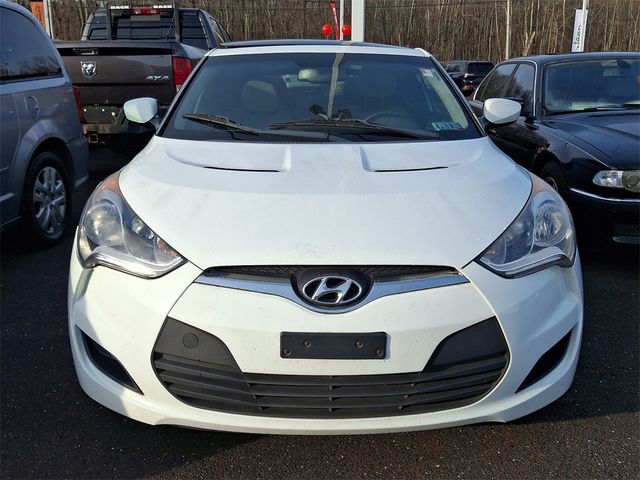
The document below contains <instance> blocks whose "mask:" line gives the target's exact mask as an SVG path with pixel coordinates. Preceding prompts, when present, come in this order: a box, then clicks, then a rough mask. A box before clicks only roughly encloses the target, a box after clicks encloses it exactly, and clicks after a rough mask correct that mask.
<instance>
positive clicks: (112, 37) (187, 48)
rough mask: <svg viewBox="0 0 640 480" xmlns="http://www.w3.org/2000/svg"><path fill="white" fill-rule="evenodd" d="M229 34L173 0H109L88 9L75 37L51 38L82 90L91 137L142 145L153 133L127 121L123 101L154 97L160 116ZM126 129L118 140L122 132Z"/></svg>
mask: <svg viewBox="0 0 640 480" xmlns="http://www.w3.org/2000/svg"><path fill="white" fill-rule="evenodd" d="M229 40H230V38H229V34H228V33H227V32H226V30H225V29H224V27H223V26H222V25H221V24H220V23H219V22H218V21H217V20H216V19H215V18H213V17H212V16H211V15H210V14H209V13H207V12H206V11H204V10H201V9H194V8H179V6H178V4H177V2H172V3H171V4H167V5H151V6H139V7H134V6H131V5H112V4H110V3H109V2H107V4H106V6H105V8H101V9H97V10H96V11H94V12H93V13H92V14H91V15H90V16H89V18H88V19H87V23H86V25H85V27H84V29H83V32H82V39H81V40H80V41H71V42H57V48H58V51H59V52H60V54H61V55H62V58H63V60H64V63H65V65H66V67H67V70H68V71H69V74H70V76H71V80H72V82H73V84H74V85H75V86H77V87H78V89H79V91H80V99H81V101H82V105H83V113H84V125H83V127H84V133H85V135H87V137H88V138H89V142H90V143H106V144H109V145H113V144H114V143H117V144H123V143H127V142H129V141H133V142H135V143H137V144H140V143H142V144H144V143H146V139H145V137H147V136H149V135H150V134H151V133H152V132H151V131H150V129H149V128H148V127H147V126H141V125H136V124H130V123H129V122H128V121H127V120H126V119H125V117H124V113H123V111H122V105H123V104H124V103H125V102H126V101H127V100H130V99H132V98H137V97H154V98H156V99H157V100H158V102H159V104H160V112H161V114H162V113H163V109H166V107H168V105H169V104H170V103H171V100H172V99H173V97H174V95H175V94H176V92H177V91H178V89H179V88H180V87H181V86H182V84H183V83H184V82H185V80H186V79H187V77H188V76H189V74H190V73H191V70H192V69H193V67H194V66H195V65H196V63H197V62H198V61H199V60H200V59H201V58H202V57H203V56H204V55H205V53H206V52H207V51H208V50H210V49H212V48H216V47H217V46H218V45H219V44H220V43H223V42H227V41H229ZM132 134H133V135H135V136H130V137H128V138H127V141H126V142H123V141H122V140H123V137H122V135H132Z"/></svg>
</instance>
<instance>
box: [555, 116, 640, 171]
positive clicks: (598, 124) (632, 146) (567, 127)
mask: <svg viewBox="0 0 640 480" xmlns="http://www.w3.org/2000/svg"><path fill="white" fill-rule="evenodd" d="M545 123H546V124H547V125H548V126H550V127H552V128H558V129H560V130H562V131H564V132H566V133H569V134H571V135H573V136H574V137H577V138H579V139H580V140H582V141H583V142H586V143H588V144H589V145H591V146H592V147H594V148H595V149H597V150H598V151H599V152H601V153H603V154H605V155H606V156H607V157H608V158H606V159H605V158H602V156H599V155H597V154H596V155H595V156H596V158H597V159H598V160H600V161H602V162H603V163H605V164H607V165H608V166H610V167H612V168H620V169H631V168H633V169H637V168H640V155H639V154H638V152H639V151H640V111H638V112H636V111H622V112H594V113H572V114H567V115H562V116H557V117H551V119H550V120H548V121H546V122H545ZM589 153H591V154H594V153H595V152H589Z"/></svg>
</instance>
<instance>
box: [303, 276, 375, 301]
mask: <svg viewBox="0 0 640 480" xmlns="http://www.w3.org/2000/svg"><path fill="white" fill-rule="evenodd" d="M363 292H364V289H363V288H362V285H361V284H360V283H358V282H357V281H355V280H354V279H352V278H349V277H343V276H339V275H325V276H320V277H315V278H312V279H311V280H309V281H308V282H307V283H305V284H304V285H303V286H302V289H301V293H302V296H303V297H304V299H305V300H307V301H308V302H309V303H312V304H315V305H319V306H323V307H340V306H343V305H345V304H348V303H352V302H355V301H356V300H358V299H359V298H360V297H361V296H362V293H363Z"/></svg>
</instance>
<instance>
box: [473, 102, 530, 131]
mask: <svg viewBox="0 0 640 480" xmlns="http://www.w3.org/2000/svg"><path fill="white" fill-rule="evenodd" d="M521 109H522V106H521V105H520V104H519V103H518V102H514V101H513V100H507V99H506V98H489V99H487V100H485V101H484V106H483V108H482V115H483V116H484V118H485V119H486V120H487V122H489V123H490V124H492V125H507V124H509V123H513V122H515V121H516V120H517V119H518V117H519V116H520V110H521Z"/></svg>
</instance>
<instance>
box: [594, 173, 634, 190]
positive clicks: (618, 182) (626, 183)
mask: <svg viewBox="0 0 640 480" xmlns="http://www.w3.org/2000/svg"><path fill="white" fill-rule="evenodd" d="M593 183H595V184H596V185H599V186H600V187H610V188H625V189H627V190H630V191H632V192H640V170H625V171H622V170H603V171H601V172H598V173H596V174H595V176H594V177H593Z"/></svg>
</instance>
